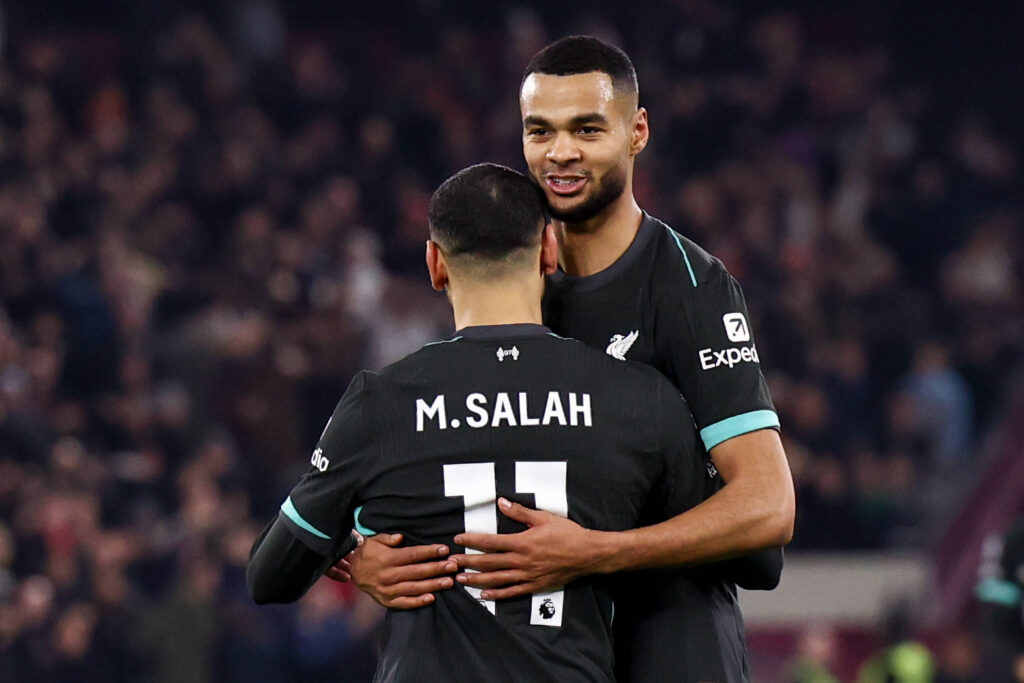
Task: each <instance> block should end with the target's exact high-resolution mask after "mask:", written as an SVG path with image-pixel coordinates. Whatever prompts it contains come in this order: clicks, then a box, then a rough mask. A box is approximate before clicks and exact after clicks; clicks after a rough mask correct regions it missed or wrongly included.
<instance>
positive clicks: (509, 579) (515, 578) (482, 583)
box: [455, 569, 526, 588]
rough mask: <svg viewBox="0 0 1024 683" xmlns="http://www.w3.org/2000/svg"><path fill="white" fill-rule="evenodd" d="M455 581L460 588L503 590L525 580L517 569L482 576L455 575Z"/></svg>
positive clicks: (473, 574) (478, 574)
mask: <svg viewBox="0 0 1024 683" xmlns="http://www.w3.org/2000/svg"><path fill="white" fill-rule="evenodd" d="M455 580H456V581H458V582H459V584H460V585H462V586H472V587H473V588H505V587H508V586H511V585H513V584H518V583H522V582H523V581H525V580H526V576H525V574H524V573H523V572H521V571H519V570H517V569H507V570H505V571H500V572H486V573H483V574H480V573H475V572H474V573H472V574H456V575H455Z"/></svg>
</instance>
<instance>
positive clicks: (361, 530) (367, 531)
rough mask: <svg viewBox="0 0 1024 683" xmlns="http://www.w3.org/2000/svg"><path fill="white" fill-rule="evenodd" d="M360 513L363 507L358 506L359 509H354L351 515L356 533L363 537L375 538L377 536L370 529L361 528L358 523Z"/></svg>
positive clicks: (366, 527)
mask: <svg viewBox="0 0 1024 683" xmlns="http://www.w3.org/2000/svg"><path fill="white" fill-rule="evenodd" d="M362 511H363V506H362V505H360V506H359V507H357V508H356V511H355V514H354V515H353V517H354V518H355V523H356V531H358V532H359V533H360V534H362V535H363V536H376V535H377V532H376V531H374V530H373V529H371V528H370V527H368V526H363V525H362V524H360V523H359V513H360V512H362Z"/></svg>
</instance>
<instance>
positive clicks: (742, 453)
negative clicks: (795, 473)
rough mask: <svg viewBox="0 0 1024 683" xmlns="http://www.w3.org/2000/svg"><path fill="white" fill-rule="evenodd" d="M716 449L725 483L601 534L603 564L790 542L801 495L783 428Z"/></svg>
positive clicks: (644, 564)
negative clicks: (677, 509) (653, 518)
mask: <svg viewBox="0 0 1024 683" xmlns="http://www.w3.org/2000/svg"><path fill="white" fill-rule="evenodd" d="M712 456H713V459H714V462H715V465H716V467H718V469H719V472H721V474H722V477H723V478H724V479H725V482H726V484H725V486H723V487H722V489H721V490H720V491H718V492H717V493H715V494H714V495H713V496H711V497H710V498H708V499H707V500H705V501H704V502H702V503H701V504H700V505H697V506H696V507H694V508H692V509H690V510H687V511H686V512H683V513H682V514H680V515H677V516H675V517H673V518H672V519H669V520H667V521H665V522H661V523H660V524H655V525H652V526H648V527H643V528H640V529H633V530H631V531H624V532H618V533H616V534H612V535H605V536H603V537H602V538H600V539H598V543H599V546H600V547H599V548H598V549H597V552H598V555H599V560H598V561H597V562H596V566H598V567H599V570H600V571H601V572H614V571H621V570H624V569H645V568H649V567H660V566H667V565H677V564H693V563H698V562H708V561H711V560H719V559H726V558H730V557H735V556H737V555H741V554H744V553H747V552H749V551H751V550H756V549H759V548H763V547H768V546H782V545H785V544H786V543H788V542H789V540H790V538H791V537H792V529H793V521H792V520H793V515H794V512H795V496H794V494H793V485H792V480H791V478H790V474H789V465H788V463H787V462H786V456H785V453H784V452H783V450H782V443H781V441H780V440H779V435H778V433H777V432H776V431H775V430H771V429H763V430H759V431H756V432H750V433H748V434H743V435H741V436H737V437H734V438H732V439H730V440H729V441H726V442H724V443H722V444H721V445H720V446H718V447H716V448H715V450H714V451H713V453H712Z"/></svg>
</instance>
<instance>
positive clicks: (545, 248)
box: [540, 223, 558, 275]
mask: <svg viewBox="0 0 1024 683" xmlns="http://www.w3.org/2000/svg"><path fill="white" fill-rule="evenodd" d="M540 270H541V273H543V274H544V275H551V274H552V273H554V272H555V271H556V270H558V238H556V237H555V226H553V225H552V224H551V223H548V224H547V225H545V226H544V235H543V236H542V237H541V241H540Z"/></svg>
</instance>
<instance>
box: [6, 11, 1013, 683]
mask: <svg viewBox="0 0 1024 683" xmlns="http://www.w3.org/2000/svg"><path fill="white" fill-rule="evenodd" d="M128 4H129V5H134V3H128ZM137 4H138V5H139V7H126V8H125V11H126V14H125V16H123V17H121V18H119V19H116V20H107V21H105V22H101V25H100V26H92V27H83V26H79V25H76V24H74V23H71V24H70V25H65V26H64V27H63V28H61V29H60V30H55V29H54V28H53V27H52V26H51V25H50V24H49V23H48V22H46V21H42V22H40V21H38V17H36V18H35V19H34V18H33V17H32V16H21V15H19V14H18V13H17V12H16V11H15V12H9V13H8V14H6V15H5V21H2V22H0V24H2V25H3V26H5V27H6V28H7V30H6V33H5V35H4V36H3V43H2V50H3V54H2V60H0V679H2V680H5V681H8V680H9V681H18V680H32V681H46V680H54V681H63V680H76V681H92V680H153V681H184V680H195V681H203V680H223V681H234V680H246V681H248V680H261V681H272V680H299V678H301V679H302V680H306V679H307V678H309V677H310V676H313V677H318V676H327V675H338V673H339V672H341V671H349V672H350V673H351V672H352V671H363V672H365V671H366V670H367V667H370V670H372V666H373V661H372V659H373V653H372V649H371V648H369V647H367V646H366V644H365V643H366V642H367V640H368V639H371V640H372V638H373V633H374V629H375V628H376V626H377V624H378V622H379V618H380V614H379V612H378V611H377V610H376V609H375V608H374V607H373V606H372V605H368V604H367V603H366V601H365V599H364V598H362V597H360V596H359V595H357V594H355V593H354V592H352V591H351V590H349V589H346V588H345V587H340V586H335V585H321V586H318V587H317V588H315V589H314V591H313V593H312V595H311V597H309V598H307V599H305V600H303V601H301V603H300V604H299V605H298V606H297V607H294V608H274V609H269V608H262V609H256V608H255V607H254V606H252V605H251V604H250V603H249V601H248V599H247V596H246V594H245V590H244V583H243V572H244V564H245V561H246V558H247V552H248V549H249V546H250V544H251V542H252V540H253V539H254V538H255V535H256V534H257V533H258V531H259V529H260V527H261V526H262V525H263V524H264V523H265V521H266V520H268V519H269V518H270V516H271V515H272V514H274V512H275V511H276V509H277V506H278V505H279V504H280V502H281V500H283V498H284V496H285V494H286V493H287V491H288V489H289V488H290V487H291V485H292V484H293V483H294V481H295V480H296V479H297V477H298V476H299V474H300V473H301V472H303V471H304V470H305V468H306V466H307V464H308V463H307V460H308V458H307V456H306V455H305V454H307V453H308V452H310V450H311V449H312V446H313V444H314V443H315V440H316V437H317V435H318V434H319V433H320V430H321V429H322V426H323V424H324V422H325V421H326V419H327V417H329V415H330V414H331V411H332V409H333V407H334V404H335V402H336V401H337V399H338V397H339V396H340V395H341V393H342V392H343V391H344V388H345V386H346V384H347V382H348V380H349V378H350V377H351V376H352V374H353V373H354V372H355V371H356V370H358V369H360V368H363V367H370V368H378V367H381V366H382V365H384V364H386V363H388V362H391V361H393V360H396V359H397V358H399V357H401V356H402V355H404V354H405V353H408V352H410V351H412V350H415V349H416V348H418V347H419V346H420V345H422V344H423V343H425V342H427V341H431V340H435V339H438V338H440V337H442V336H444V335H447V334H448V333H449V332H450V331H451V321H450V317H449V313H448V309H447V304H446V302H445V301H444V299H443V297H442V296H441V295H438V294H436V293H434V292H432V291H431V290H430V288H429V287H428V286H427V280H426V277H425V272H424V267H423V265H422V264H423V261H422V251H423V241H424V239H425V236H426V209H427V203H428V200H429V196H430V193H431V192H432V190H433V188H434V187H435V186H436V184H437V183H439V182H440V181H441V180H443V179H444V178H445V177H447V176H448V175H449V174H450V173H452V172H454V171H455V170H457V169H459V168H461V167H463V166H466V165H468V164H471V163H475V162H479V161H484V160H490V161H498V162H501V163H505V164H508V165H511V166H513V167H517V168H522V167H523V163H522V161H521V156H520V130H519V119H518V108H517V90H518V85H519V80H520V77H521V73H522V69H523V67H524V65H525V64H526V63H527V61H528V60H529V58H530V57H531V56H532V55H533V54H534V52H536V51H537V50H538V49H539V48H541V47H543V46H544V45H545V44H546V43H547V42H549V41H550V40H552V39H554V38H556V37H558V36H559V35H561V34H562V33H563V32H567V31H571V32H584V33H593V34H596V35H600V36H602V37H604V38H607V39H610V40H611V41H613V42H615V43H617V44H619V45H621V46H623V47H624V48H625V49H626V50H627V51H628V52H629V53H630V55H631V56H632V58H633V60H634V62H635V63H636V65H637V69H638V72H639V76H640V88H641V101H642V102H641V103H642V104H643V105H644V106H647V107H648V109H649V110H650V115H651V127H652V144H651V146H650V147H649V148H648V149H647V150H646V151H645V152H644V154H643V155H642V156H641V158H640V161H639V164H638V171H637V177H636V192H637V195H638V198H639V200H640V203H641V205H642V206H643V207H644V208H645V209H647V210H648V211H649V212H651V213H652V214H654V215H656V216H658V217H660V218H662V219H663V220H665V221H667V222H669V223H670V224H671V225H673V226H674V227H676V228H677V229H678V230H680V231H681V232H683V233H684V234H686V235H688V236H690V237H692V238H693V239H695V240H696V241H697V242H699V243H701V244H702V245H703V246H705V247H706V248H707V249H708V250H709V251H711V252H712V253H714V254H715V255H717V256H718V257H720V258H721V259H722V260H723V261H724V262H725V263H726V265H727V266H728V267H729V269H730V270H731V271H732V272H733V273H734V274H735V275H736V276H737V278H738V279H739V280H740V281H741V283H742V284H743V286H744V288H745V292H746V295H747V298H748V304H749V307H750V309H751V311H752V314H753V316H754V321H753V323H754V329H755V331H756V332H757V333H758V335H759V338H758V346H759V351H760V357H761V358H762V362H763V364H764V366H765V368H766V371H767V375H768V378H769V382H770V384H771V388H772V392H773V396H774V399H775V401H776V404H777V407H778V410H779V413H780V416H781V420H782V424H783V435H784V439H785V442H786V450H787V453H788V454H789V456H790V460H791V464H792V466H793V471H794V475H795V477H796V482H797V487H798V496H799V501H800V505H799V511H798V523H797V532H796V540H795V541H794V547H801V548H806V549H861V548H877V547H887V546H892V545H901V544H912V545H913V544H917V545H920V544H922V543H924V542H925V541H926V540H927V539H926V537H927V534H926V532H925V531H924V530H925V529H927V522H928V519H927V517H928V511H929V509H930V508H929V501H928V500H926V499H925V498H926V496H923V495H922V493H923V491H925V490H927V489H928V487H927V486H925V485H924V483H925V482H927V481H929V480H930V479H931V478H934V477H942V476H944V475H948V474H949V473H950V472H956V471H957V470H958V469H959V468H962V467H964V466H966V465H969V463H970V462H971V460H972V457H973V456H974V453H975V450H976V449H975V444H976V435H977V434H978V433H979V431H980V430H981V429H983V428H984V427H985V426H986V425H987V424H989V422H990V421H991V420H992V419H993V417H994V416H995V413H996V410H997V408H998V406H999V403H1000V400H1001V398H1002V391H1003V390H1002V388H1003V385H1004V383H1003V382H1004V378H1005V377H1006V376H1007V374H1008V372H1009V371H1010V369H1011V368H1012V367H1013V365H1014V363H1015V362H1016V361H1018V360H1019V356H1020V349H1021V347H1022V341H1024V303H1022V301H1024V298H1022V297H1021V293H1022V291H1021V289H1022V288H1021V285H1022V263H1021V253H1022V248H1021V247H1022V245H1021V244H1020V241H1021V239H1022V232H1024V231H1022V230H1021V224H1020V223H1021V213H1020V208H1021V206H1020V199H1019V198H1020V196H1021V194H1020V190H1021V172H1020V162H1021V159H1020V158H1019V154H1018V151H1017V148H1016V147H1015V146H1014V141H1013V140H1011V139H1008V138H1007V137H1006V136H1005V132H1004V131H1001V130H1000V129H999V127H998V126H997V125H994V124H993V122H992V121H991V120H990V119H989V118H987V116H986V114H987V112H986V111H985V110H984V109H978V108H976V107H969V106H966V105H965V106H962V107H950V106H942V107H939V106H937V105H936V103H937V102H938V101H939V100H940V99H941V98H942V97H943V88H944V83H943V82H942V81H941V80H940V79H932V80H929V79H927V78H926V79H922V80H917V81H908V80H906V79H905V78H903V77H902V76H901V71H900V68H899V66H900V65H899V64H898V63H897V62H896V61H895V60H894V58H893V54H892V48H893V45H892V44H891V41H889V42H886V41H885V40H878V41H874V40H865V39H864V38H863V34H864V32H863V31H859V32H858V31H857V30H854V29H856V26H854V27H853V28H852V29H850V30H851V32H852V34H854V35H857V36H860V37H859V38H858V39H856V40H853V39H851V40H849V41H844V40H843V36H844V35H845V34H844V30H846V29H847V28H850V27H846V28H842V27H840V28H837V26H836V23H835V22H833V23H832V24H828V26H831V29H830V31H831V33H829V32H828V31H826V32H824V33H822V32H821V30H820V29H821V28H822V26H821V25H818V24H816V25H813V26H812V25H810V24H809V22H807V21H806V20H805V19H803V18H802V17H801V15H799V14H796V13H788V12H786V11H782V10H775V11H772V12H767V13H766V12H765V11H763V10H762V11H758V12H754V11H749V10H745V11H741V10H740V7H742V3H738V4H737V6H734V5H731V4H723V3H713V2H704V1H702V0H685V1H679V2H673V3H653V5H656V6H657V7H656V8H653V9H651V10H649V11H651V12H655V11H656V12H657V14H653V13H652V14H650V15H646V14H644V13H643V12H639V13H638V14H636V15H635V16H632V15H631V16H627V15H625V14H623V15H622V16H617V15H616V14H615V12H616V11H619V12H621V11H622V10H611V9H609V10H608V12H609V14H608V15H607V18H600V16H599V15H594V14H584V15H582V16H581V17H573V18H572V20H571V21H568V20H567V19H566V18H563V19H561V20H559V21H555V20H551V19H549V18H546V17H545V16H544V14H543V13H542V12H540V11H539V10H538V11H535V10H533V9H530V7H529V5H528V4H524V5H522V6H514V7H511V8H506V9H500V8H498V7H490V8H481V7H476V8H474V9H472V10H471V11H470V10H467V12H466V14H465V15H463V16H461V17H453V16H448V15H446V14H445V12H444V10H443V9H442V8H441V3H433V2H410V3H406V4H403V7H402V11H401V12H396V13H395V14H394V16H391V15H389V16H388V17H386V18H381V17H379V16H377V14H376V13H374V12H369V11H363V12H360V11H354V12H353V14H352V16H351V17H343V18H342V17H338V18H335V19H333V20H331V21H324V22H311V21H308V20H307V21H303V22H298V23H296V22H294V21H292V19H291V18H290V16H289V15H288V14H287V13H286V12H285V10H284V9H283V8H282V6H281V5H280V4H279V3H277V2H275V0H239V1H237V2H231V3H220V4H217V5H216V8H217V9H215V10H210V11H208V12H205V13H196V12H192V11H185V10H180V9H175V3H171V2H158V3H152V4H151V3H137ZM182 4H184V5H187V4H189V3H182ZM143 5H145V7H143ZM44 6H50V7H61V8H63V7H65V4H64V3H59V2H57V3H54V2H50V3H48V4H47V3H44ZM4 9H8V10H9V9H10V8H9V7H6V6H5V7H4ZM26 11H27V10H26ZM69 11H70V10H69ZM655 19H656V20H655ZM19 20H20V21H22V22H24V25H23V26H19V25H18V24H17V22H18V21H19ZM839 23H840V24H842V22H839ZM861 28H863V27H861ZM15 29H21V30H15ZM322 583H326V582H322ZM19 672H20V674H19ZM25 672H32V673H31V674H26V673H25ZM69 672H74V673H73V675H71V673H69ZM114 672H116V673H114ZM294 672H298V673H294ZM296 675H297V676H299V678H295V676H296Z"/></svg>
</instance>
